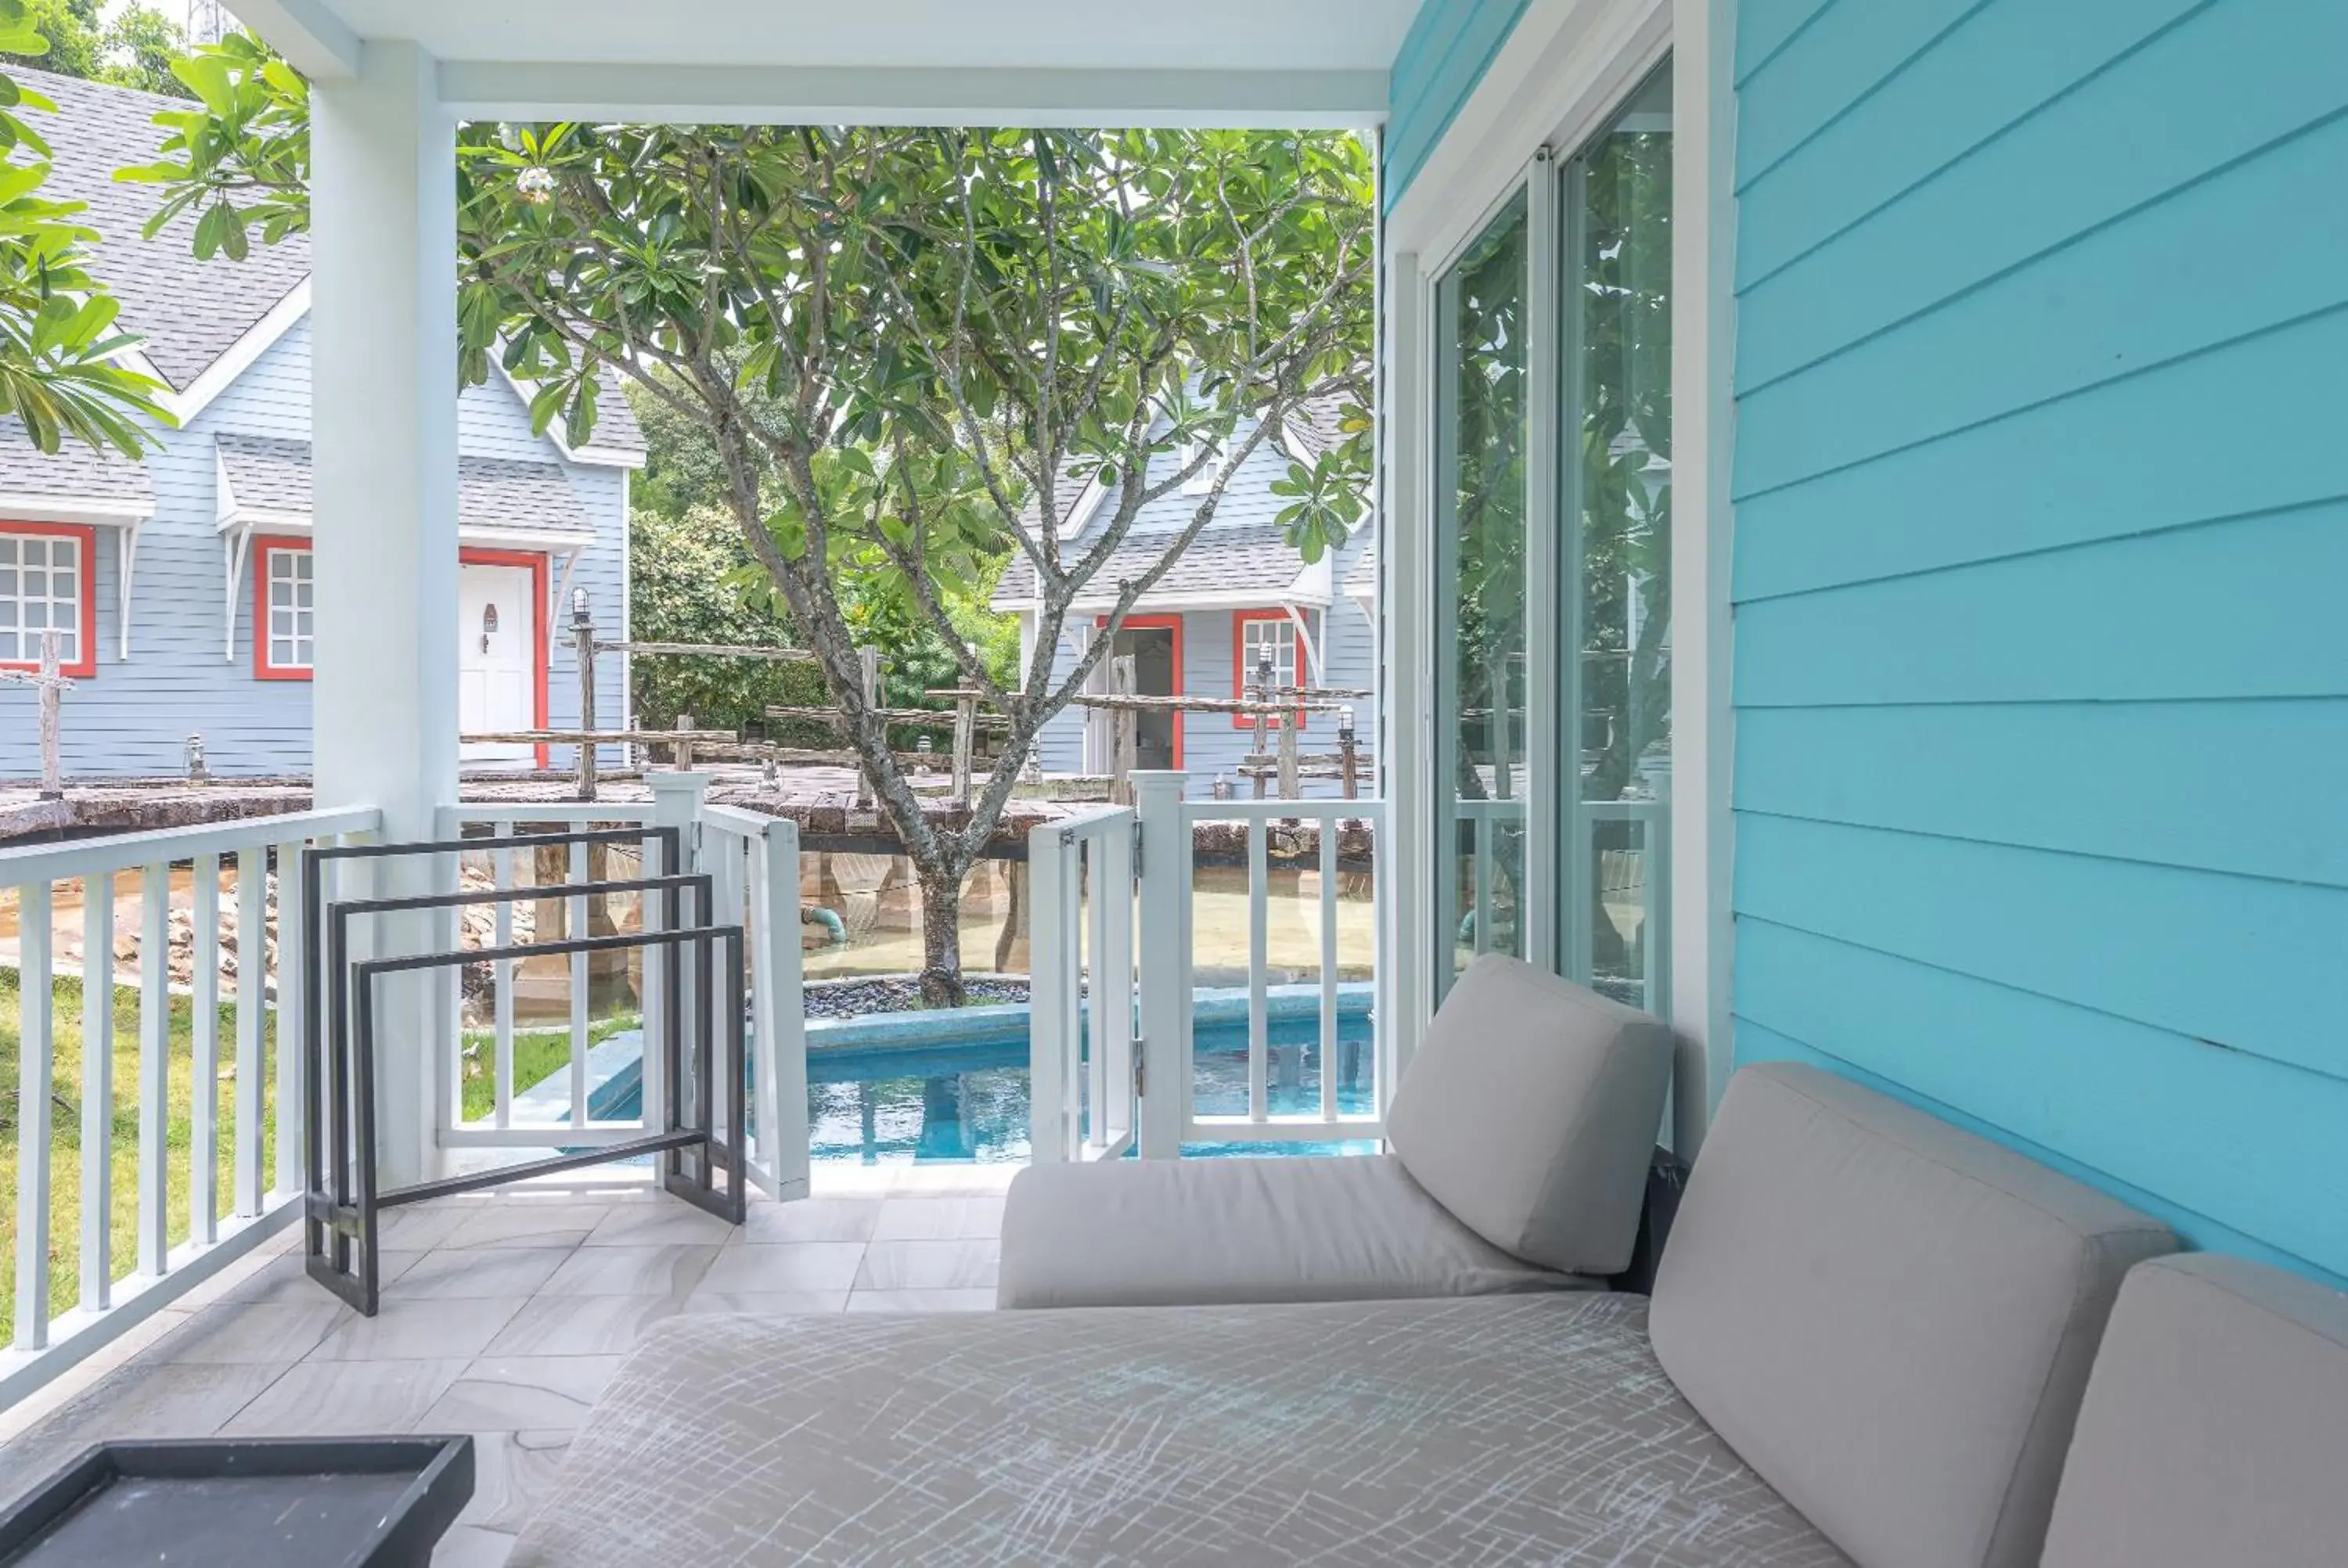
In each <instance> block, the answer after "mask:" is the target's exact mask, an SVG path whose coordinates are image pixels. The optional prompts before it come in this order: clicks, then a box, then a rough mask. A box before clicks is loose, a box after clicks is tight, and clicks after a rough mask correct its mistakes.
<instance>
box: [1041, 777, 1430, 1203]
mask: <svg viewBox="0 0 2348 1568" xmlns="http://www.w3.org/2000/svg"><path fill="white" fill-rule="evenodd" d="M1133 784H1134V797H1135V804H1134V805H1133V807H1131V808H1129V809H1128V808H1124V807H1105V808H1100V809H1096V810H1092V811H1086V812H1083V813H1080V814H1078V815H1076V816H1073V817H1067V818H1062V819H1059V820H1057V821H1054V822H1050V823H1046V824H1045V825H1041V826H1039V827H1037V828H1035V830H1034V831H1033V832H1031V833H1030V834H1029V835H1028V839H1027V857H1028V877H1029V886H1030V889H1031V893H1032V897H1033V901H1034V902H1033V910H1034V913H1033V917H1032V920H1033V927H1032V932H1031V938H1030V948H1029V951H1030V955H1031V958H1030V972H1031V975H1032V977H1033V979H1032V982H1031V983H1032V990H1031V996H1032V998H1033V1003H1032V1005H1033V1009H1034V1017H1033V1024H1032V1030H1033V1032H1032V1035H1031V1039H1030V1061H1029V1073H1030V1081H1031V1084H1032V1099H1031V1102H1030V1109H1031V1114H1032V1116H1033V1118H1034V1125H1033V1133H1034V1158H1035V1159H1036V1160H1038V1161H1052V1160H1074V1159H1107V1158H1113V1157H1115V1156H1116V1155H1117V1154H1121V1153H1124V1152H1125V1151H1126V1150H1127V1149H1128V1147H1138V1153H1140V1154H1141V1155H1142V1156H1143V1157H1144V1158H1147V1159H1160V1158H1163V1159H1171V1158H1175V1157H1177V1156H1179V1154H1180V1153H1181V1150H1182V1146H1183V1145H1184V1144H1186V1143H1327V1142H1333V1141H1350V1140H1357V1139H1363V1140H1373V1139H1378V1138H1382V1137H1383V1136H1384V1135H1385V1125H1384V1122H1383V1119H1382V1118H1383V1114H1384V1107H1385V1102H1386V1096H1387V1094H1388V1092H1389V1091H1390V1089H1391V1086H1392V1085H1391V1080H1392V1077H1393V1073H1392V1071H1391V1068H1390V1066H1389V1065H1388V1064H1389V1063H1390V1061H1391V1060H1392V1058H1391V1054H1390V1053H1389V1052H1388V1051H1387V1050H1385V1049H1384V1048H1385V1044H1386V1043H1387V1042H1385V1041H1384V1040H1378V1041H1375V1043H1374V1044H1373V1045H1372V1047H1371V1048H1370V1050H1369V1051H1368V1053H1367V1059H1368V1060H1369V1061H1371V1062H1372V1063H1373V1064H1374V1067H1373V1071H1374V1072H1375V1084H1374V1088H1373V1100H1374V1103H1375V1106H1376V1107H1377V1109H1376V1110H1375V1111H1374V1112H1372V1113H1370V1114H1367V1115H1363V1114H1349V1113H1347V1112H1344V1111H1343V1110H1342V1109H1341V1107H1340V1103H1339V1100H1340V1095H1339V1090H1340V1073H1341V1071H1342V1069H1341V1064H1342V1062H1343V1061H1344V1050H1343V1049H1342V1042H1341V1040H1340V1010H1341V1009H1340V1005H1339V996H1340V990H1339V986H1340V979H1339V972H1340V971H1339V953H1338V903H1339V881H1340V876H1339V873H1340V870H1341V865H1340V850H1341V842H1340V841H1341V837H1342V834H1343V829H1344V825H1347V824H1359V825H1360V826H1361V828H1362V829H1363V830H1365V831H1366V833H1367V834H1368V835H1369V839H1370V843H1371V845H1372V846H1373V847H1372V855H1371V858H1372V860H1373V863H1374V864H1375V861H1376V859H1377V856H1378V850H1379V848H1381V847H1382V846H1383V839H1384V831H1385V803H1384V802H1383V801H1376V800H1265V801H1217V800H1203V801H1191V800H1185V799H1184V798H1183V785H1184V784H1185V775H1184V774H1180V773H1177V772H1137V773H1136V774H1133ZM1211 822H1231V823H1240V824H1242V825H1244V830H1245V841H1246V845H1247V849H1246V855H1247V890H1248V928H1247V938H1248V944H1247V950H1248V964H1247V987H1246V999H1247V1007H1246V1018H1247V1109H1246V1111H1245V1112H1241V1113H1238V1114H1204V1115H1202V1114H1200V1112H1199V1111H1198V1109H1197V1096H1196V1092H1195V1087H1196V1086H1195V1075H1194V1070H1193V1061H1194V1057H1193V1050H1192V1047H1193V1042H1194V1039H1195V1035H1196V1020H1195V1010H1196V1009H1195V1000H1196V996H1197V989H1196V968H1197V965H1196V961H1195V959H1196V940H1195V938H1196V904H1197V871H1196V862H1195V857H1194V855H1193V849H1192V846H1193V843H1194V835H1195V832H1196V829H1197V828H1198V827H1199V825H1201V824H1204V823H1211ZM1289 823H1293V824H1296V825H1299V826H1309V827H1310V828H1311V829H1312V830H1313V833H1314V835H1315V836H1316V838H1317V840H1318V848H1317V851H1316V857H1315V860H1314V869H1315V870H1317V872H1318V873H1319V876H1318V882H1319V909H1318V923H1317V928H1318V931H1319V936H1320V953H1319V955H1318V957H1319V963H1318V970H1319V977H1320V978H1319V991H1320V996H1319V1004H1320V1005H1319V1009H1318V1025H1319V1029H1318V1040H1319V1047H1320V1049H1319V1052H1318V1056H1319V1061H1320V1079H1319V1084H1318V1088H1319V1104H1318V1105H1317V1107H1316V1108H1314V1109H1313V1110H1312V1111H1309V1112H1295V1113H1285V1114H1275V1113H1273V1112H1272V1109H1271V1100H1272V1094H1271V1085H1272V1043H1271V1033H1272V1007H1271V979H1272V966H1271V961H1270V960H1271V952H1270V948H1271V929H1272V921H1271V907H1272V859H1271V835H1272V830H1273V828H1274V826H1275V825H1281V824H1289ZM1373 1024H1374V1027H1375V1020H1373ZM1137 1026H1138V1036H1137V1032H1136V1031H1137ZM1137 1068H1138V1071H1135V1070H1136V1069H1137Z"/></svg>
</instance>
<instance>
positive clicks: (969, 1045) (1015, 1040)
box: [588, 986, 1375, 1165]
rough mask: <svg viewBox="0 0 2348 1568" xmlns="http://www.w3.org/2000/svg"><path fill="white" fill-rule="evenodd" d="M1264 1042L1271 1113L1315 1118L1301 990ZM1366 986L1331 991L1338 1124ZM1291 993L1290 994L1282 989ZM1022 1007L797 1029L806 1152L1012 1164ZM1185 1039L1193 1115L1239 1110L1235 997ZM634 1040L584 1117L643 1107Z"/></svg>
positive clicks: (1353, 1091) (1358, 1057)
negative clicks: (804, 1054) (951, 1036)
mask: <svg viewBox="0 0 2348 1568" xmlns="http://www.w3.org/2000/svg"><path fill="white" fill-rule="evenodd" d="M1281 990H1282V992H1283V993H1291V994H1282V995H1276V996H1275V997H1274V998H1273V999H1272V1008H1271V1009H1270V1015H1271V1016H1270V1018H1269V1020H1268V1022H1267V1025H1266V1037H1267V1040H1268V1042H1269V1044H1270V1045H1271V1048H1272V1068H1271V1071H1272V1077H1271V1084H1270V1096H1269V1097H1270V1101H1271V1110H1272V1114H1274V1115H1283V1114H1295V1113H1300V1112H1312V1111H1314V1110H1317V1109H1318V1108H1319V1106H1320V1102H1321V1087H1320V1086H1321V1041H1320V1032H1321V1030H1320V1020H1319V1016H1318V1012H1317V1008H1318V995H1319V993H1318V990H1317V989H1314V988H1308V987H1299V988H1293V989H1291V988H1281ZM1368 991H1369V988H1368V987H1367V986H1346V987H1344V988H1342V989H1341V994H1340V999H1339V1007H1338V1015H1337V1049H1338V1052H1339V1057H1338V1079H1337V1104H1338V1108H1339V1110H1340V1111H1342V1112H1344V1113H1345V1114H1347V1115H1367V1114H1369V1113H1370V1112H1371V1111H1372V1109H1373V1105H1372V1081H1371V1072H1372V1051H1371V1042H1372V1024H1371V1019H1370V1009H1369V997H1368ZM1292 993H1303V994H1301V995H1300V994H1292ZM1025 1010H1026V1009H1025V1008H1016V1009H1014V1008H985V1009H975V1008H973V1009H963V1014H962V1015H960V1016H959V1017H957V1016H955V1015H945V1017H944V1018H940V1017H938V1015H924V1014H918V1013H895V1014H887V1015H883V1016H882V1017H880V1018H876V1019H870V1020H865V1019H858V1020H839V1022H836V1023H828V1024H825V1025H821V1026H817V1025H810V1026H809V1028H808V1153H809V1154H810V1155H811V1156H812V1157H813V1158H815V1159H818V1160H828V1161H844V1162H850V1163H857V1164H866V1165H880V1164H893V1163H951V1162H962V1163H980V1164H1000V1163H1016V1162H1024V1161H1025V1160H1026V1159H1027V1157H1028V1153H1029V1149H1028V1138H1027V1038H1026V1030H1025V1021H1024V1014H1025ZM1196 1010H1197V1013H1198V1020H1197V1023H1196V1026H1195V1028H1194V1029H1193V1030H1192V1037H1191V1053H1190V1056H1191V1071H1192V1072H1193V1073H1194V1074H1195V1076H1194V1078H1193V1080H1192V1090H1191V1093H1192V1101H1193V1103H1194V1105H1195V1107H1196V1109H1197V1112H1198V1113H1199V1114H1200V1115H1202V1116H1215V1115H1243V1114H1245V1113H1246V1111H1247V1081H1248V1074H1247V1015H1246V1010H1245V994H1244V993H1237V994H1236V995H1234V994H1232V993H1225V992H1208V991H1201V992H1200V995H1199V1001H1198V1005H1197V1009H1196ZM925 1021H927V1022H930V1023H932V1024H943V1025H946V1026H948V1027H953V1026H956V1025H958V1026H960V1028H961V1030H963V1032H965V1033H968V1034H971V1035H975V1036H978V1037H979V1038H974V1039H963V1040H947V1041H936V1040H927V1041H923V1040H909V1039H906V1038H905V1037H906V1036H908V1035H911V1034H914V1033H917V1032H932V1033H933V1032H936V1031H935V1030H926V1031H924V1030H922V1024H923V1023H924V1022H925ZM642 1046H643V1037H642V1036H641V1035H640V1034H637V1033H635V1032H634V1031H630V1032H629V1033H626V1034H620V1035H614V1036H613V1037H612V1038H611V1039H610V1040H606V1041H604V1042H603V1043H602V1044H601V1045H599V1046H597V1047H596V1048H595V1050H594V1052H593V1053H592V1054H593V1056H594V1057H595V1058H598V1059H600V1060H599V1061H594V1062H593V1063H592V1069H593V1070H594V1071H593V1076H594V1078H595V1079H596V1080H598V1081H596V1082H595V1083H594V1085H593V1087H592V1089H591V1091H590V1095H589V1101H588V1104H589V1114H590V1115H591V1116H592V1117H594V1118H595V1119H596V1120H599V1121H601V1120H606V1119H609V1120H628V1119H632V1118H633V1117H634V1116H636V1115H637V1114H638V1113H639V1112H640V1110H641V1108H642V1105H643V1081H642V1078H641V1076H640V1071H639V1069H640V1059H641V1051H642ZM1374 1147H1375V1145H1374V1144H1369V1143H1359V1142H1356V1143H1306V1144H1263V1143H1218V1144H1197V1145H1191V1146H1188V1147H1186V1148H1185V1149H1184V1151H1183V1153H1185V1154H1190V1155H1219V1154H1238V1153H1248V1154H1267V1153H1324V1154H1333V1153H1363V1152H1366V1151H1368V1150H1370V1149H1372V1148H1374Z"/></svg>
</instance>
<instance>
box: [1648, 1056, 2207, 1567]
mask: <svg viewBox="0 0 2348 1568" xmlns="http://www.w3.org/2000/svg"><path fill="white" fill-rule="evenodd" d="M2175 1245H2176V1242H2175V1239H2174V1238H2173V1237H2172V1236H2171V1235H2170V1234H2169V1232H2168V1229H2167V1227H2165V1226H2163V1225H2160V1224H2159V1223H2158V1222H2157V1221H2156V1220H2153V1219H2151V1218H2149V1217H2147V1216H2146V1215H2144V1214H2139V1213H2137V1211H2136V1210H2134V1209H2131V1208H2129V1207H2127V1205H2125V1204H2120V1203H2117V1202H2116V1201H2114V1200H2113V1199H2111V1198H2108V1197H2106V1196H2105V1195H2103V1194H2100V1193H2097V1192H2096V1191H2094V1190H2093V1189H2092V1188H2089V1187H2086V1186H2084V1185H2082V1184H2079V1183H2076V1182H2074V1181H2071V1180H2070V1179H2068V1178H2067V1177H2065V1176H2062V1175H2058V1174H2057V1173H2055V1172H2053V1171H2050V1170H2047V1169H2046V1168H2045V1167H2044V1166H2042V1165H2038V1164H2036V1163H2033V1162H2031V1161H2029V1160H2026V1159H2024V1158H2023V1157H2022V1156H2021V1155H2019V1154H2016V1153H2013V1151H2011V1150H2008V1149H2003V1148H2001V1147H1999V1146H1997V1145H1995V1144H1993V1143H1989V1142H1987V1141H1986V1140H1983V1139H1981V1138H1976V1137H1974V1136H1972V1134H1970V1133H1967V1132H1961V1131H1959V1130H1958V1129H1956V1128H1954V1127H1952V1126H1950V1125H1949V1124H1948V1123H1947V1122H1941V1121H1938V1120H1935V1119H1934V1118H1932V1117H1930V1116H1927V1115H1925V1114H1923V1113H1922V1112H1918V1111H1914V1110H1911V1109H1910V1108H1908V1107H1906V1106H1903V1105H1900V1104H1899V1103H1897V1102H1893V1101H1890V1100H1888V1099H1886V1098H1884V1097H1883V1096H1881V1095H1879V1094H1874V1093H1871V1092H1869V1091H1867V1090H1865V1089H1862V1088H1860V1087H1859V1086H1858V1085H1856V1084H1853V1083H1850V1082H1848V1081H1845V1080H1842V1079H1840V1078H1837V1077H1834V1076H1831V1075H1829V1074H1828V1073H1824V1072H1819V1071H1814V1070H1812V1069H1809V1068H1805V1067H1797V1066H1791V1065H1785V1064H1772V1065H1768V1066H1761V1067H1748V1068H1746V1069H1745V1070H1744V1071H1741V1072H1739V1073H1738V1074H1737V1075H1736V1076H1735V1078H1734V1079H1733V1080H1731V1081H1730V1084H1729V1089H1728V1093H1727V1097H1726V1098H1725V1100H1724V1102H1722V1105H1721V1110H1720V1114H1719V1117H1718V1119H1717V1120H1716V1122H1715V1124H1714V1127H1713V1129H1712V1132H1711V1135H1710V1136H1709V1137H1708V1138H1707V1139H1706V1140H1705V1143H1704V1153H1703V1154H1702V1156H1701V1157H1699V1158H1698V1159H1697V1161H1696V1163H1695V1171H1694V1176H1693V1177H1692V1178H1691V1180H1690V1182H1689V1184H1688V1191H1687V1194H1686V1196H1685V1198H1684V1200H1683V1201H1682V1203H1681V1205H1680V1210H1679V1215H1678V1219H1677V1222H1676V1224H1675V1225H1674V1226H1673V1231H1672V1236H1671V1242H1670V1245H1668V1246H1667V1247H1666V1248H1665V1250H1664V1253H1663V1265H1662V1268H1661V1270H1660V1272H1659V1274H1658V1276H1657V1278H1656V1282H1655V1301H1654V1308H1653V1332H1654V1345H1655V1353H1656V1355H1657V1356H1658V1357H1659V1358H1661V1360H1662V1363H1663V1369H1664V1370H1665V1371H1667V1372H1669V1373H1670V1374H1671V1377H1672V1380H1673V1382H1674V1383H1676V1384H1677V1385H1678V1386H1679V1389H1680V1391H1681V1392H1682V1393H1683V1394H1684V1395H1685V1396H1686V1398H1687V1400H1688V1402H1689V1403H1690V1404H1692V1405H1693V1406H1694V1407H1695V1409H1697V1410H1698V1411H1699V1412H1701V1413H1702V1414H1703V1416H1704V1419H1706V1420H1708V1421H1709V1422H1711V1423H1712V1425H1713V1427H1714V1428H1715V1430H1718V1432H1719V1433H1720V1435H1721V1436H1722V1437H1724V1438H1725V1439H1726V1440H1728V1442H1729V1444H1730V1445H1731V1446H1732V1447H1733V1448H1734V1449H1735V1450H1736V1452H1737V1453H1738V1454H1740V1455H1742V1456H1743V1457H1744V1459H1745V1461H1746V1463H1748V1464H1750V1465H1751V1466H1752V1467H1753V1468H1754V1469H1755V1470H1756V1471H1758V1472H1759V1473H1760V1474H1761V1475H1762V1476H1763V1477H1764V1478H1766V1480H1767V1481H1769V1483H1770V1484H1771V1485H1772V1486H1774V1487H1776V1489H1777V1491H1779V1492H1781V1493H1783V1494H1784V1496H1785V1497H1786V1499H1787V1501H1790V1502H1791V1503H1793V1505H1794V1506H1795V1507H1797V1508H1798V1509H1800V1510H1801V1511H1802V1512H1803V1514H1804V1515H1805V1516H1807V1518H1808V1519H1809V1520H1810V1521H1811V1522H1814V1523H1816V1524H1817V1525H1818V1528H1819V1529H1821V1530H1823V1531H1824V1532H1826V1533H1827V1534H1828V1536H1829V1537H1831V1538H1832V1539H1833V1540H1834V1541H1835V1542H1836V1543H1837V1544H1838V1545H1839V1546H1840V1547H1841V1548H1842V1549H1843V1550H1844V1551H1845V1552H1847V1553H1849V1554H1850V1555H1851V1556H1852V1557H1854V1558H1856V1559H1857V1560H1859V1562H1861V1563H1866V1564H1867V1565H1868V1568H2025V1565H2028V1564H2034V1563H2036V1562H2037V1561H2038V1553H2039V1549H2040V1547H2041V1545H2042V1544H2043V1543H2044V1538H2045V1531H2046V1521H2047V1516H2048V1513H2049V1512H2050V1511H2051V1509H2052V1507H2053V1504H2054V1496H2055V1480H2056V1476H2057V1474H2058V1472H2059V1471H2060V1470H2061V1467H2062V1462H2063V1452H2064V1449H2065V1446H2066V1445H2067V1444H2068V1442H2069V1440H2070V1436H2071V1427H2072V1423H2073V1421H2074V1420H2075V1419H2076V1416H2077V1413H2078V1404H2079V1398H2080V1394H2081V1391H2082V1389H2084V1388H2085V1384H2086V1379H2087V1368H2088V1364H2089V1362H2090V1360H2091V1359H2092V1358H2093V1356H2094V1354H2095V1348H2096V1340H2097V1339H2098V1337H2100V1336H2101V1335H2102V1333H2103V1328H2104V1321H2105V1318H2106V1315H2107V1314H2108V1312H2109V1311H2110V1308H2111V1303H2112V1298H2113V1297H2114V1296H2116V1294H2117V1293H2118V1290H2119V1286H2120V1279H2121V1276H2123V1275H2125V1274H2126V1273H2127V1269H2128V1268H2129V1266H2131V1265H2133V1264H2135V1263H2137V1262H2138V1261H2140V1260H2141V1259H2144V1258H2147V1257H2150V1256H2153V1255H2157V1254H2160V1253H2166V1252H2169V1251H2172V1250H2174V1248H2175Z"/></svg>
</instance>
